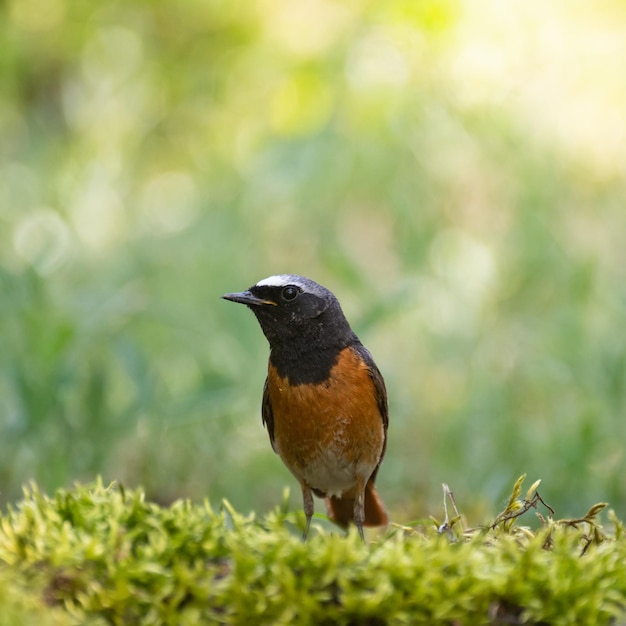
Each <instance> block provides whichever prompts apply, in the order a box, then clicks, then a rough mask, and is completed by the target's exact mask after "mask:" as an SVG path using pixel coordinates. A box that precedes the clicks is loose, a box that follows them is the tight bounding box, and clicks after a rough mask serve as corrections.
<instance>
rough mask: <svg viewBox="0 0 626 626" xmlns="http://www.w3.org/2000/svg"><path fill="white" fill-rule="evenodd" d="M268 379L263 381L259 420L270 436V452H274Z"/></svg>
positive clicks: (272, 420)
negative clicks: (260, 419)
mask: <svg viewBox="0 0 626 626" xmlns="http://www.w3.org/2000/svg"><path fill="white" fill-rule="evenodd" d="M267 383H268V379H267V378H266V379H265V385H264V387H263V402H262V403H261V418H262V420H263V424H264V425H265V427H266V428H267V433H268V435H269V436H270V443H271V444H272V450H274V452H276V446H275V445H274V412H273V411H272V401H271V400H270V392H269V388H268V387H269V386H268V384H267Z"/></svg>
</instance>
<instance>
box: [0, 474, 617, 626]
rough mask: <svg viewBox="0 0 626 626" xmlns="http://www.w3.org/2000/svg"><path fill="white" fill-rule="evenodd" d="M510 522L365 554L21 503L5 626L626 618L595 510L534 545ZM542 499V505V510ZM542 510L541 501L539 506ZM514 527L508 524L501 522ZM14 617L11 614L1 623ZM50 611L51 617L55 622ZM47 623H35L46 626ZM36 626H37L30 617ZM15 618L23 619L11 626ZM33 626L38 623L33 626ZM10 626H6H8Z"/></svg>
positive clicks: (269, 529)
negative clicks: (23, 625) (41, 616)
mask: <svg viewBox="0 0 626 626" xmlns="http://www.w3.org/2000/svg"><path fill="white" fill-rule="evenodd" d="M520 490H521V481H518V484H516V487H515V489H514V493H513V494H512V497H511V500H510V501H509V503H508V505H507V508H506V509H505V511H503V513H502V514H501V515H500V516H498V518H497V519H496V521H495V523H494V524H492V525H491V526H489V527H485V528H479V529H475V530H463V529H462V528H460V521H459V520H460V518H458V517H457V518H455V519H456V520H457V521H456V523H454V524H451V525H450V529H449V531H448V532H447V533H444V534H439V533H437V532H436V530H435V529H434V527H433V529H420V530H416V529H408V528H400V527H396V528H394V529H393V530H392V531H391V532H389V533H388V534H387V535H384V536H378V537H377V539H376V540H375V541H374V542H373V543H371V544H368V545H365V544H363V543H362V542H361V541H360V540H359V538H358V536H357V534H356V533H355V532H351V533H349V534H348V535H347V536H343V535H342V534H336V533H331V532H327V531H324V530H322V529H321V528H318V529H317V532H315V533H313V536H312V537H311V539H310V540H309V541H308V542H307V543H303V542H302V541H301V540H300V538H299V534H300V526H301V524H302V521H303V520H302V516H301V515H300V513H292V512H289V511H287V510H286V509H285V508H284V507H283V508H282V509H277V510H276V511H274V512H272V513H270V514H268V515H267V516H266V517H265V518H263V519H260V520H258V519H255V518H254V517H253V516H247V517H245V516H242V515H240V514H238V513H237V512H236V511H234V510H233V509H232V507H230V506H229V505H228V504H227V503H225V504H224V505H222V507H221V509H220V510H219V511H217V510H215V509H213V508H212V507H211V506H210V505H209V504H208V503H206V502H205V503H203V504H191V503H190V502H188V501H179V502H176V503H175V504H173V505H172V506H170V507H167V508H165V507H160V506H158V505H156V504H153V503H150V502H146V500H145V498H144V495H143V492H142V491H141V490H137V491H126V490H124V489H122V488H119V487H114V486H111V487H104V486H103V485H102V484H100V483H97V484H94V485H89V486H82V487H76V488H74V489H72V490H69V491H58V492H57V493H56V494H55V496H54V497H48V496H45V495H43V494H42V493H40V492H39V491H38V489H37V488H36V487H31V488H30V489H28V490H27V491H26V492H25V496H24V499H23V500H22V501H21V502H20V503H18V504H17V505H16V507H15V508H10V509H9V511H8V512H7V514H6V515H4V516H3V517H2V518H1V519H0V564H2V565H1V566H0V576H2V578H1V580H9V579H10V580H11V586H10V587H9V586H7V587H3V590H2V593H4V594H5V596H6V595H7V594H9V595H8V596H7V597H9V599H10V601H8V602H7V601H5V602H3V603H0V605H2V608H0V625H2V624H4V623H7V624H9V623H11V624H30V623H33V624H35V623H37V624H40V623H41V624H45V625H47V624H55V625H56V624H60V625H65V624H73V623H82V624H84V623H93V624H97V623H106V624H130V623H132V624H146V625H147V624H172V625H174V624H176V625H181V624H182V625H185V624H190V625H191V624H199V623H224V624H250V623H254V624H292V623H298V624H346V625H348V624H387V623H390V624H396V623H397V624H403V623H406V624H430V625H437V624H442V625H444V624H446V625H449V624H472V625H480V624H498V623H513V624H515V623H525V624H540V623H544V624H555V625H559V624H563V625H566V624H567V625H570V624H594V625H596V624H610V623H614V622H612V620H614V619H617V618H623V617H624V615H625V614H626V613H625V607H626V566H625V565H624V564H625V563H626V540H625V539H624V537H623V533H622V526H621V524H619V523H618V522H617V521H616V520H613V524H612V528H613V530H612V531H611V533H609V532H607V531H605V530H604V529H603V528H602V527H601V526H600V525H599V523H598V521H597V515H598V513H599V512H600V509H601V508H602V507H596V508H594V509H592V510H591V511H589V513H588V514H587V515H586V516H584V517H582V518H580V519H578V520H565V521H562V522H559V521H554V520H551V519H549V518H548V519H547V520H544V521H545V523H544V524H543V525H542V526H541V528H540V529H539V530H538V531H536V532H533V531H531V530H529V529H527V528H523V527H521V526H517V525H516V524H515V522H516V521H517V520H518V518H517V517H512V516H511V512H512V511H520V510H524V509H525V508H532V506H533V498H534V496H533V495H532V493H531V492H532V491H535V493H536V485H533V488H531V490H529V492H528V494H527V496H526V498H525V499H524V500H519V493H520ZM537 495H538V494H537ZM534 504H537V500H534ZM507 511H508V513H507ZM6 607H8V608H6ZM51 609H52V610H51ZM42 611H45V612H42ZM44 614H45V616H46V620H48V621H44V620H43V619H42V620H39V621H37V620H38V619H39V616H40V615H44ZM17 615H19V616H20V617H19V619H18V617H16V616H17ZM31 616H33V617H31ZM3 619H4V621H2V620H3Z"/></svg>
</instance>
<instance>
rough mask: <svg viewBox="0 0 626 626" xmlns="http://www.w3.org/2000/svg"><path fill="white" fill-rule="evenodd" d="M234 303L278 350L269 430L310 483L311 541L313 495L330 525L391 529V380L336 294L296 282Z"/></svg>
mask: <svg viewBox="0 0 626 626" xmlns="http://www.w3.org/2000/svg"><path fill="white" fill-rule="evenodd" d="M222 297H223V298H224V299H225V300H229V301H231V302H236V303H240V304H245V305H246V306H247V307H248V308H249V309H251V310H252V312H253V313H254V314H255V316H256V318H257V320H258V322H259V324H260V326H261V330H262V331H263V334H264V335H265V337H266V339H267V341H268V343H269V348H270V355H269V362H268V371H267V378H266V380H265V385H264V388H263V399H262V406H261V415H262V422H263V424H264V426H265V427H266V428H267V431H268V434H269V438H270V443H271V445H272V448H273V450H274V452H276V453H277V454H278V455H279V456H280V458H281V460H282V461H283V463H284V464H285V465H286V466H287V468H288V469H289V470H290V472H291V473H292V474H293V476H294V477H295V478H296V479H297V480H298V482H299V483H300V488H301V489H302V499H303V508H304V513H305V516H306V525H305V529H304V533H303V539H304V540H306V538H307V536H308V533H309V529H310V526H311V518H312V516H313V513H314V507H315V505H314V500H313V494H315V496H317V497H319V498H323V499H324V500H325V503H326V510H327V513H328V517H329V519H330V520H331V521H332V522H334V523H335V524H337V525H338V526H340V527H343V528H347V527H348V526H349V524H350V523H351V522H353V523H354V524H355V525H356V527H357V529H358V532H359V535H360V537H361V539H362V540H363V541H365V536H364V532H363V527H364V526H384V525H386V524H388V523H389V517H388V515H387V512H386V509H385V506H384V505H383V503H382V500H381V499H380V497H379V495H378V493H377V491H376V488H375V487H374V482H375V480H376V475H377V473H378V469H379V467H380V464H381V462H382V460H383V457H384V455H385V450H386V447H387V427H388V424H389V411H388V401H387V391H386V388H385V381H384V379H383V376H382V374H381V373H380V370H379V369H378V367H377V366H376V363H375V362H374V359H373V358H372V355H371V354H370V352H369V351H368V350H367V348H365V347H364V346H363V344H362V343H361V341H360V340H359V338H358V337H357V335H356V334H355V333H354V331H353V330H352V328H351V327H350V324H349V323H348V321H347V320H346V317H345V315H344V313H343V311H342V309H341V305H340V304H339V301H338V300H337V298H336V297H335V296H334V295H333V293H332V292H331V291H330V290H329V289H327V288H326V287H323V286H322V285H320V284H318V283H316V282H315V281H313V280H311V279H310V278H306V277H304V276H298V275H296V274H278V275H274V276H269V277H268V278H264V279H263V280H260V281H259V282H257V283H256V284H255V285H252V286H251V287H250V288H249V289H248V290H246V291H242V292H237V293H228V294H225V295H224V296H222Z"/></svg>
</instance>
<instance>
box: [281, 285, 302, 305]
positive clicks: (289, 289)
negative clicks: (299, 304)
mask: <svg viewBox="0 0 626 626" xmlns="http://www.w3.org/2000/svg"><path fill="white" fill-rule="evenodd" d="M299 293H300V290H299V289H298V288H297V287H295V286H294V285H287V286H286V287H285V288H284V289H283V290H282V292H281V296H282V297H283V300H286V301H287V302H290V301H291V300H295V299H296V297H297V295H298V294H299Z"/></svg>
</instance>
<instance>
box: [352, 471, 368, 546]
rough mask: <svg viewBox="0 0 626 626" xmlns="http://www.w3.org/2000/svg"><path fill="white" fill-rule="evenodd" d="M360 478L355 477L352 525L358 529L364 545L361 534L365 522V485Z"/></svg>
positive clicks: (363, 536)
mask: <svg viewBox="0 0 626 626" xmlns="http://www.w3.org/2000/svg"><path fill="white" fill-rule="evenodd" d="M366 482H367V481H364V480H363V478H361V477H360V476H359V477H357V483H356V497H355V498H354V523H355V524H356V527H357V528H358V529H359V535H360V536H361V540H362V541H363V542H364V543H365V534H364V533H363V523H364V522H365V484H366Z"/></svg>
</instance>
